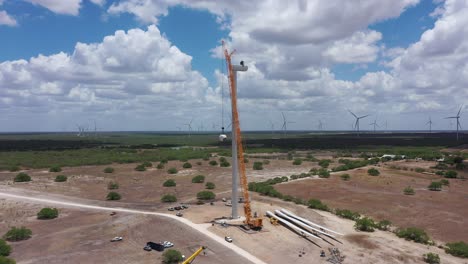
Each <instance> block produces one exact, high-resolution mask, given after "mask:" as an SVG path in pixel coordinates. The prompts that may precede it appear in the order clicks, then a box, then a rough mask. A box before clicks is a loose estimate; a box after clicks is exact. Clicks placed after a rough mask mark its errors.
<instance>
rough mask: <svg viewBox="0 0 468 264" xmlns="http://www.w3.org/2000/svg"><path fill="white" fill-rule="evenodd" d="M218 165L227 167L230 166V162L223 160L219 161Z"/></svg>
mask: <svg viewBox="0 0 468 264" xmlns="http://www.w3.org/2000/svg"><path fill="white" fill-rule="evenodd" d="M219 166H221V167H229V166H231V163H229V162H228V161H223V162H221V163H220V164H219Z"/></svg>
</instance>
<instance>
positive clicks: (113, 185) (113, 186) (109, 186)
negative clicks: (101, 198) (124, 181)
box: [107, 181, 119, 190]
mask: <svg viewBox="0 0 468 264" xmlns="http://www.w3.org/2000/svg"><path fill="white" fill-rule="evenodd" d="M118 188H119V184H118V183H117V182H114V181H111V182H109V183H108V184H107V189H109V190H116V189H118Z"/></svg>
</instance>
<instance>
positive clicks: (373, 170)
mask: <svg viewBox="0 0 468 264" xmlns="http://www.w3.org/2000/svg"><path fill="white" fill-rule="evenodd" d="M367 174H369V175H371V176H379V175H380V172H379V170H377V169H376V168H370V169H368V170H367Z"/></svg>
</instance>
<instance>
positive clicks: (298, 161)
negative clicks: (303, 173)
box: [292, 159, 302, 165]
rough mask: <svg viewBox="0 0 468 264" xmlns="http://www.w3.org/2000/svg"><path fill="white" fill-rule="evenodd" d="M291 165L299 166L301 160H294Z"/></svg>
mask: <svg viewBox="0 0 468 264" xmlns="http://www.w3.org/2000/svg"><path fill="white" fill-rule="evenodd" d="M292 164H293V165H301V164H302V160H301V159H294V161H293V163H292Z"/></svg>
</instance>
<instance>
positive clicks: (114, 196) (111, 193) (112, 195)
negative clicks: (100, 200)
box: [106, 192, 122, 201]
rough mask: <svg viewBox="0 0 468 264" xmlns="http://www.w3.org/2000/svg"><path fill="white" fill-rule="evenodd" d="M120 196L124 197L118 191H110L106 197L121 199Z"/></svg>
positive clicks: (111, 199) (108, 198) (114, 199)
mask: <svg viewBox="0 0 468 264" xmlns="http://www.w3.org/2000/svg"><path fill="white" fill-rule="evenodd" d="M120 198H122V197H121V196H120V194H119V193H117V192H109V193H108V194H107V197H106V199H107V200H109V201H116V200H120Z"/></svg>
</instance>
